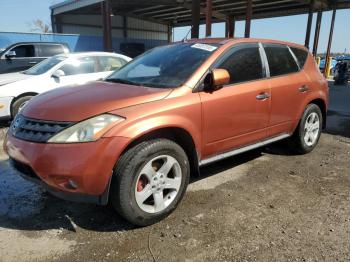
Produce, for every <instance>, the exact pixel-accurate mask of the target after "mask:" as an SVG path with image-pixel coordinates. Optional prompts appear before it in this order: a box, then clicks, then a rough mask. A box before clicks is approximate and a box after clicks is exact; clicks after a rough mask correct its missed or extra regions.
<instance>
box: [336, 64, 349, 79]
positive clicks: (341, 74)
mask: <svg viewBox="0 0 350 262" xmlns="http://www.w3.org/2000/svg"><path fill="white" fill-rule="evenodd" d="M348 73H349V64H348V62H347V61H339V62H338V63H337V65H336V71H335V75H334V84H335V85H344V84H347V83H348V81H349V75H348Z"/></svg>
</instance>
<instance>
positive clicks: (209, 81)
mask: <svg viewBox="0 0 350 262" xmlns="http://www.w3.org/2000/svg"><path fill="white" fill-rule="evenodd" d="M327 107H328V84H327V81H326V79H325V78H324V77H323V76H322V74H321V73H320V71H319V70H318V68H317V65H316V62H315V61H314V59H313V57H312V55H311V54H309V53H308V51H307V49H306V48H305V47H303V46H300V45H296V44H292V43H286V42H280V41H272V40H271V41H268V40H259V39H226V40H222V39H205V40H193V41H189V42H184V43H177V44H173V45H168V46H162V47H157V48H155V49H153V50H151V51H148V52H146V53H145V54H144V55H142V56H139V57H138V58H136V59H135V60H133V61H131V62H130V63H128V64H127V65H126V66H124V67H123V68H121V69H120V70H119V71H117V72H115V73H113V74H111V75H110V76H109V77H108V78H106V79H105V81H98V82H91V83H89V84H87V85H82V86H79V87H76V88H58V89H55V90H53V91H50V92H47V93H45V94H42V95H40V96H37V97H35V98H33V99H32V100H31V101H30V102H29V103H28V105H27V106H26V107H25V108H24V109H23V111H22V112H21V114H19V115H18V116H17V117H16V119H15V121H13V124H12V126H11V127H10V129H9V132H8V137H7V138H6V140H5V144H4V147H5V150H6V152H7V153H8V155H9V156H10V159H11V163H12V164H13V166H14V167H15V168H16V169H17V170H19V171H20V174H22V176H23V177H25V178H27V179H30V180H32V181H36V182H37V183H39V184H41V185H43V186H44V187H45V188H46V189H47V190H48V191H49V192H51V193H53V194H54V195H56V196H58V197H61V198H64V199H69V200H76V201H84V202H92V203H98V204H107V202H108V201H111V203H112V205H113V206H114V207H115V209H116V210H117V211H118V212H119V213H120V215H121V216H123V217H124V218H125V219H127V220H128V221H130V222H131V223H133V224H135V225H140V226H145V225H149V224H152V223H155V222H157V221H159V220H161V219H163V218H165V217H166V216H167V215H169V214H170V213H171V212H172V211H173V210H174V209H175V208H176V206H177V205H178V203H179V202H180V200H181V199H182V197H183V196H184V193H185V191H186V187H187V185H188V182H189V177H190V174H192V175H193V174H196V173H197V172H198V170H199V166H204V165H207V164H210V163H213V162H216V161H219V160H221V159H223V158H227V157H230V156H233V155H236V154H239V153H242V152H245V151H248V150H251V149H254V148H257V147H261V146H264V145H266V144H269V143H273V142H276V141H278V140H282V139H286V138H289V142H290V144H291V146H292V149H293V150H295V151H296V152H298V153H301V154H304V153H308V152H310V151H312V150H313V149H314V148H315V146H316V144H317V142H318V140H319V138H320V135H321V129H322V127H324V125H325V120H326V111H327Z"/></svg>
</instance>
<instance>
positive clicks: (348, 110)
mask: <svg viewBox="0 0 350 262" xmlns="http://www.w3.org/2000/svg"><path fill="white" fill-rule="evenodd" d="M348 99H350V87H348V88H347V87H332V91H331V107H330V111H329V119H328V126H327V129H326V131H325V132H324V133H323V135H322V137H321V140H320V143H319V145H318V146H317V148H316V149H315V150H314V151H313V152H312V153H310V154H308V155H303V156H299V155H293V154H291V153H290V151H289V150H288V148H286V146H285V144H284V143H279V144H274V145H271V146H269V147H266V148H262V149H259V150H255V151H252V152H249V153H246V154H243V155H240V156H238V157H234V158H230V159H227V160H224V161H221V162H218V163H215V164H213V165H210V166H207V167H204V168H202V169H201V173H202V176H201V177H199V178H193V179H192V181H191V184H190V186H189V189H188V192H187V194H186V196H185V198H184V200H183V201H182V203H181V204H180V205H179V207H178V208H177V210H176V211H175V212H174V213H173V214H172V215H170V216H169V217H168V218H167V219H165V220H164V221H162V222H160V223H158V224H156V225H153V226H149V227H145V228H135V227H133V226H131V225H130V224H128V223H127V222H125V221H123V220H122V219H121V218H119V217H118V216H117V215H116V213H115V212H113V211H112V210H111V209H109V208H107V207H99V206H94V205H85V204H77V203H70V202H65V201H62V200H59V199H57V198H55V197H52V196H50V195H48V194H47V193H45V192H43V191H42V190H41V189H40V188H38V187H37V186H34V185H32V184H30V183H28V182H26V181H24V180H22V179H21V178H20V177H18V176H16V175H15V171H14V170H13V169H11V168H10V167H9V164H8V161H7V157H6V156H5V155H4V154H3V152H1V153H0V261H49V260H50V261H97V260H98V261H214V260H215V261H349V260H350V205H349V202H350V172H349V168H350V161H349V159H350V128H349V127H350V106H349V105H348V104H349V103H348V102H347V100H348Z"/></svg>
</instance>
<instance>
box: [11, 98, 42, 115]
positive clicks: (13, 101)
mask: <svg viewBox="0 0 350 262" xmlns="http://www.w3.org/2000/svg"><path fill="white" fill-rule="evenodd" d="M37 95H38V93H35V92H26V93H23V94H20V95H18V96H16V97H15V98H14V99H12V101H11V108H10V110H11V116H12V117H13V104H14V103H16V101H17V100H18V99H20V98H22V97H25V96H37Z"/></svg>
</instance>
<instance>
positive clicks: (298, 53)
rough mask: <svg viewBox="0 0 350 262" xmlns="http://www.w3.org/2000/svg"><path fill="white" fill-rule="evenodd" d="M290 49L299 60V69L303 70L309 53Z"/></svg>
mask: <svg viewBox="0 0 350 262" xmlns="http://www.w3.org/2000/svg"><path fill="white" fill-rule="evenodd" d="M290 49H291V50H292V52H293V53H294V55H295V57H296V58H297V59H298V63H299V67H300V68H303V67H304V65H305V62H306V60H307V57H308V52H307V51H305V50H303V49H300V48H296V47H290Z"/></svg>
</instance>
